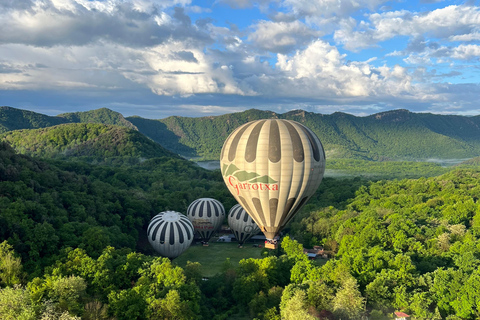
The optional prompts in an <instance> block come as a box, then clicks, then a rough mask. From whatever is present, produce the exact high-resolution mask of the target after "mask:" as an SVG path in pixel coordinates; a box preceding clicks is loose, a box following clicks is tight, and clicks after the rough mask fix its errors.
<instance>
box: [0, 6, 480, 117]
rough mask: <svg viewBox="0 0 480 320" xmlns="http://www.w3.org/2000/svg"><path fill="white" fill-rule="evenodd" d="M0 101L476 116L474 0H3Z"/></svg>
mask: <svg viewBox="0 0 480 320" xmlns="http://www.w3.org/2000/svg"><path fill="white" fill-rule="evenodd" d="M0 31H1V32H0V105H7V106H11V107H15V108H21V109H28V110H32V111H36V112H40V113H43V114H49V115H57V114H60V113H64V112H74V111H86V110H91V109H97V108H102V107H107V108H110V109H112V110H115V111H118V112H120V113H122V114H123V115H125V116H131V115H138V116H141V117H144V118H150V119H160V118H165V117H168V116H172V115H178V116H188V117H199V116H211V115H220V114H225V113H231V112H239V111H243V110H247V109H251V108H257V109H263V110H271V111H275V112H278V113H284V112H287V111H290V110H294V109H304V110H307V111H310V112H316V113H323V114H330V113H333V112H336V111H341V112H346V113H350V114H354V115H360V116H363V115H369V114H373V113H377V112H381V111H386V110H392V109H399V108H403V109H408V110H410V111H412V112H431V113H436V114H460V115H478V114H480V103H479V101H480V94H479V92H480V6H479V1H436V0H424V1H384V0H276V1H264V0H260V1H252V0H215V1H196V0H108V1H89V0H15V1H14V0H7V1H0Z"/></svg>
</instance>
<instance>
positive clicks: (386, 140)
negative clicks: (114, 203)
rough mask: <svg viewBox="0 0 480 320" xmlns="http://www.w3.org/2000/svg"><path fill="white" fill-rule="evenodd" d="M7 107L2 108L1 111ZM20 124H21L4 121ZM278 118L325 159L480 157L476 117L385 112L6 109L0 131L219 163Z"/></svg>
mask: <svg viewBox="0 0 480 320" xmlns="http://www.w3.org/2000/svg"><path fill="white" fill-rule="evenodd" d="M5 108H7V109H5ZM9 114H11V117H10V118H11V119H19V118H21V117H22V115H23V120H22V121H20V122H19V123H20V125H19V124H17V125H14V124H12V121H10V120H9ZM267 118H277V119H288V120H294V121H297V122H300V123H302V124H304V125H306V126H307V127H309V128H310V129H312V131H314V132H315V134H317V136H318V137H319V138H320V140H321V141H322V143H323V145H324V148H325V151H326V154H327V158H328V157H330V158H355V159H366V160H425V159H430V158H440V159H454V158H473V157H476V156H479V155H480V116H472V117H467V116H460V115H438V114H432V113H414V112H411V111H409V110H407V109H397V110H389V111H384V112H379V113H376V114H372V115H368V116H363V117H359V116H355V115H351V114H348V113H343V112H335V113H332V114H319V113H313V112H309V111H305V110H301V109H297V110H291V111H288V112H286V113H283V114H280V113H276V112H273V111H263V110H257V109H249V110H246V111H243V112H238V113H229V114H224V115H220V116H206V117H199V118H192V117H181V116H170V117H167V118H163V119H147V118H142V117H139V116H130V117H123V116H122V115H121V114H120V113H118V112H115V111H112V110H109V109H107V108H101V109H97V110H91V111H85V112H72V113H66V114H61V115H58V116H56V117H51V116H45V115H42V114H36V113H33V112H31V111H28V112H27V111H24V110H21V109H15V108H11V107H1V108H0V131H2V130H3V132H5V131H8V130H12V129H11V128H15V129H19V127H20V126H21V125H23V126H24V127H25V128H24V129H33V128H34V127H35V126H37V127H39V126H42V125H43V126H44V127H45V126H49V124H51V123H55V124H57V123H56V122H62V123H65V122H67V123H73V122H75V123H84V122H89V123H106V122H109V123H108V124H115V125H121V126H124V127H127V128H130V129H133V130H138V132H140V133H142V134H144V135H145V136H147V137H149V138H150V139H152V140H153V141H155V142H157V143H159V144H160V145H162V146H163V147H165V148H166V149H168V150H170V151H172V152H174V153H176V154H180V155H182V156H183V157H186V158H200V159H204V160H215V159H218V157H219V154H220V150H221V148H222V146H223V142H224V141H225V139H226V138H227V136H228V135H229V134H230V133H231V132H232V131H233V130H234V129H235V128H237V127H238V126H240V125H242V124H244V123H246V122H249V121H253V120H259V119H267Z"/></svg>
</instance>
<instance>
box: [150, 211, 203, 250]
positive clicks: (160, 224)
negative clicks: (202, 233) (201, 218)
mask: <svg viewBox="0 0 480 320" xmlns="http://www.w3.org/2000/svg"><path fill="white" fill-rule="evenodd" d="M193 233H194V230H193V225H192V223H191V222H190V220H188V219H187V217H186V216H185V215H183V214H181V213H178V212H175V211H165V212H160V213H159V214H157V215H156V216H155V217H153V218H152V220H150V223H149V224H148V228H147V236H148V241H149V242H150V244H151V245H152V247H153V249H155V251H157V252H158V253H160V254H161V255H162V256H164V257H168V258H171V259H173V258H176V257H178V256H179V255H181V254H182V253H183V251H185V250H186V249H187V248H188V247H189V246H190V244H191V243H192V241H193Z"/></svg>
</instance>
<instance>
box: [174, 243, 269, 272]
mask: <svg viewBox="0 0 480 320" xmlns="http://www.w3.org/2000/svg"><path fill="white" fill-rule="evenodd" d="M261 252H262V249H261V248H254V247H253V246H252V243H247V244H245V245H244V246H243V248H238V243H236V242H231V243H227V242H210V243H209V246H208V247H204V246H202V245H192V246H190V248H188V249H187V250H185V252H184V253H182V255H181V256H179V257H177V258H175V259H174V260H173V262H174V263H175V264H177V265H178V266H179V267H182V268H183V267H184V266H185V265H186V264H187V261H191V262H199V263H200V264H201V265H202V267H201V271H202V275H203V276H204V277H212V276H214V275H215V274H217V273H219V272H220V271H221V268H222V264H223V263H224V262H225V261H226V260H227V258H230V262H231V263H232V265H234V266H236V265H238V262H239V261H240V260H242V259H248V258H262V256H261Z"/></svg>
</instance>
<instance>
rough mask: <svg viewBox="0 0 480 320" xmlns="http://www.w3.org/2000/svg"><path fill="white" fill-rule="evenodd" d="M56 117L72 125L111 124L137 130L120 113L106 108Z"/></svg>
mask: <svg viewBox="0 0 480 320" xmlns="http://www.w3.org/2000/svg"><path fill="white" fill-rule="evenodd" d="M57 117H60V118H65V119H67V120H68V122H73V123H103V124H112V125H117V126H122V127H127V128H130V129H135V130H136V129H137V128H136V127H135V126H134V125H133V124H132V123H131V122H130V121H128V120H126V119H125V118H124V117H123V115H122V114H121V113H118V112H115V111H112V110H110V109H107V108H101V109H96V110H90V111H83V112H71V113H62V114H59V115H58V116H57Z"/></svg>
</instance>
